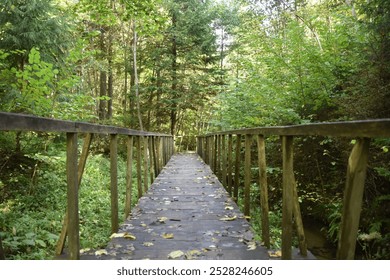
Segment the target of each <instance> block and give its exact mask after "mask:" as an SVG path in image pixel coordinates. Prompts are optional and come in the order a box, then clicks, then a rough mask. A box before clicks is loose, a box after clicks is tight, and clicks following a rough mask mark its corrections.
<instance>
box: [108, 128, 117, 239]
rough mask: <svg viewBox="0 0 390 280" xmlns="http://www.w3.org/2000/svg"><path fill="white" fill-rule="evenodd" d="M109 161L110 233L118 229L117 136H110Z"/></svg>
mask: <svg viewBox="0 0 390 280" xmlns="http://www.w3.org/2000/svg"><path fill="white" fill-rule="evenodd" d="M110 161H111V164H110V166H111V171H110V173H111V232H112V233H114V232H117V231H118V227H119V219H118V135H117V134H111V141H110Z"/></svg>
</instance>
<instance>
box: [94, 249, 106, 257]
mask: <svg viewBox="0 0 390 280" xmlns="http://www.w3.org/2000/svg"><path fill="white" fill-rule="evenodd" d="M107 254H108V253H107V250H105V249H102V250H97V251H96V252H95V256H102V255H107Z"/></svg>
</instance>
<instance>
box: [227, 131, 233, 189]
mask: <svg viewBox="0 0 390 280" xmlns="http://www.w3.org/2000/svg"><path fill="white" fill-rule="evenodd" d="M227 153H228V155H227V162H228V167H227V176H228V187H227V191H228V193H229V195H232V191H233V190H232V188H233V155H232V154H233V135H231V134H229V136H228V150H227Z"/></svg>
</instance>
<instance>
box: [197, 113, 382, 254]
mask: <svg viewBox="0 0 390 280" xmlns="http://www.w3.org/2000/svg"><path fill="white" fill-rule="evenodd" d="M233 136H234V137H236V141H235V142H236V145H235V147H233V146H234V145H233ZM254 136H257V147H258V168H259V186H260V199H261V201H260V203H261V208H262V211H261V213H262V216H261V223H262V240H263V242H264V244H265V246H266V247H269V246H270V236H269V218H268V211H269V207H268V185H267V174H266V156H265V136H280V138H281V142H282V154H283V183H282V184H283V198H282V204H283V205H282V259H291V257H292V256H291V254H292V252H291V245H292V232H293V229H292V227H293V223H292V221H293V219H294V220H295V226H296V230H297V234H298V240H299V248H300V252H301V254H302V255H306V254H307V249H306V241H305V234H304V231H303V223H302V218H301V211H300V206H299V202H298V194H297V186H296V181H295V176H294V169H293V139H294V137H295V136H328V137H350V138H357V140H356V143H355V144H354V147H353V149H352V152H351V154H350V157H349V160H348V168H347V176H346V177H347V178H346V185H345V191H344V203H343V212H342V220H341V228H340V238H339V242H338V250H337V258H338V259H353V258H354V255H355V247H356V239H357V232H358V228H359V218H360V212H361V206H362V199H363V191H364V182H365V177H366V170H367V160H368V148H369V142H370V138H375V137H384V138H388V137H390V119H378V120H360V121H344V122H326V123H312V124H303V125H291V126H275V127H257V128H245V129H237V130H229V131H221V132H212V133H208V134H206V135H202V136H198V137H197V152H198V154H199V155H200V156H201V157H202V158H203V159H204V161H205V162H206V163H207V164H209V165H210V167H211V169H212V170H213V171H214V172H215V173H216V174H217V175H219V177H220V178H222V181H223V184H224V185H225V186H226V188H227V190H228V192H229V193H230V194H232V195H233V198H234V199H237V196H238V185H239V182H238V181H239V176H238V173H239V168H240V149H241V139H243V138H245V163H244V170H245V175H244V214H245V215H247V216H249V215H250V208H249V201H250V196H249V195H250V183H251V172H250V170H251V144H252V141H253V137H254ZM226 137H227V139H226ZM226 141H227V147H228V148H227V149H226ZM233 150H235V154H236V158H235V159H234V164H233ZM233 167H234V169H235V172H234V173H233ZM233 174H234V176H235V177H234V186H233V183H232V182H233ZM226 178H227V180H226Z"/></svg>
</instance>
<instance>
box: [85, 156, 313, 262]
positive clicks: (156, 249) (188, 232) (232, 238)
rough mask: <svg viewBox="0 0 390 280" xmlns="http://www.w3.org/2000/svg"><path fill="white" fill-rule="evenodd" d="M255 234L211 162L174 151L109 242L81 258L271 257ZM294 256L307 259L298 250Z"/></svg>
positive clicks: (310, 255) (230, 258) (311, 256)
mask: <svg viewBox="0 0 390 280" xmlns="http://www.w3.org/2000/svg"><path fill="white" fill-rule="evenodd" d="M254 235H255V234H254V232H253V230H252V228H251V226H250V225H249V223H248V222H247V220H246V219H245V217H244V215H243V214H242V213H241V212H240V210H239V208H238V206H237V205H236V203H235V202H234V201H233V199H232V198H231V197H230V196H229V195H228V193H227V192H226V191H225V189H224V188H223V186H222V184H221V183H220V182H219V181H218V179H217V177H216V176H215V175H214V174H213V173H212V171H211V169H210V167H209V166H208V165H206V164H205V163H204V162H203V160H202V159H201V158H200V157H199V156H198V155H196V154H190V153H187V154H175V155H173V156H172V158H171V159H170V161H169V162H168V164H167V165H166V166H165V167H164V169H163V171H162V172H161V173H160V175H159V176H158V177H157V178H156V179H155V181H154V183H153V184H152V185H151V187H150V188H149V191H148V192H147V193H145V195H144V196H143V197H142V198H141V199H140V200H139V202H138V204H137V205H136V206H135V207H134V209H133V210H132V212H131V214H130V216H129V217H128V218H127V219H126V221H125V222H124V223H123V224H122V225H121V226H120V229H119V232H118V233H117V234H114V235H113V236H112V238H111V241H110V242H109V244H108V246H107V248H106V249H103V250H97V251H94V250H91V251H86V252H83V253H82V254H81V259H126V260H127V259H157V260H164V259H216V260H218V259H229V260H233V259H238V260H245V259H246V260H248V259H252V260H254V259H270V258H272V257H270V255H271V256H272V252H269V251H268V249H267V248H265V247H263V246H261V245H260V244H259V242H258V241H255V240H254ZM308 255H309V257H306V259H307V258H309V259H312V258H314V257H313V255H312V254H310V252H309V254H308ZM293 258H294V259H303V258H302V256H300V255H299V253H298V250H293Z"/></svg>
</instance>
